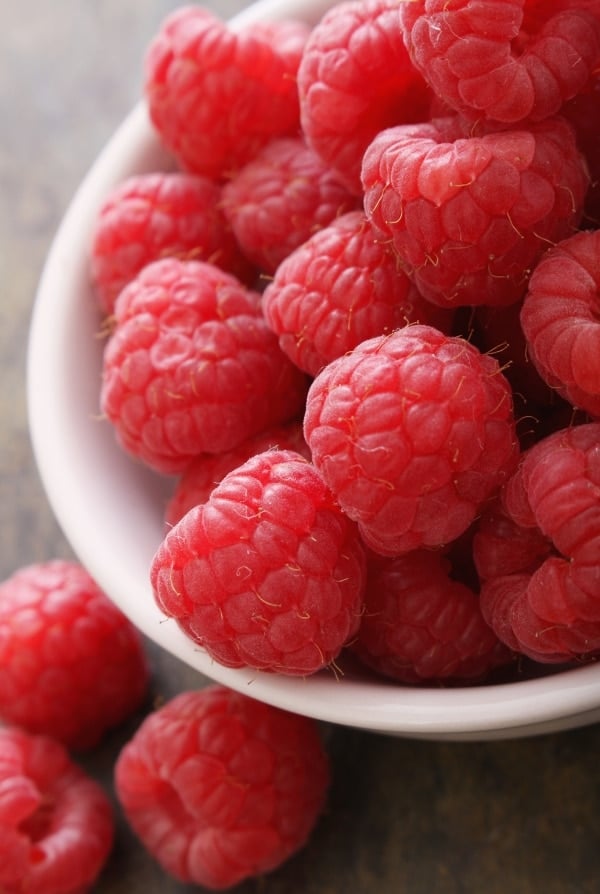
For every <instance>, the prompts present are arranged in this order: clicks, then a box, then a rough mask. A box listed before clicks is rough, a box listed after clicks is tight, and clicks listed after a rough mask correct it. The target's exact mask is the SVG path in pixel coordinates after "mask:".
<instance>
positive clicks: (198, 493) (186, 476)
mask: <svg viewBox="0 0 600 894" xmlns="http://www.w3.org/2000/svg"><path fill="white" fill-rule="evenodd" d="M273 448H277V449H278V450H295V451H296V452H297V453H301V454H302V456H304V457H305V458H306V459H310V451H309V449H308V447H307V445H306V441H305V440H304V435H303V434H302V423H300V422H291V423H289V424H288V425H285V426H280V427H279V428H272V429H270V430H269V431H266V432H261V433H260V434H259V435H255V436H254V437H253V438H248V440H247V441H244V442H243V444H240V445H239V447H236V448H234V449H233V450H227V451H225V452H224V453H217V454H216V455H214V456H213V455H211V454H210V453H202V454H201V455H200V456H198V457H197V458H196V459H194V460H192V461H191V463H190V464H189V466H188V467H187V468H186V469H185V471H184V472H183V474H182V475H181V477H180V478H179V480H178V481H177V483H176V485H175V489H174V490H173V493H172V495H171V497H170V499H169V501H168V503H167V506H166V509H165V522H166V523H167V525H169V527H172V526H173V525H175V524H177V522H178V521H179V520H180V519H182V518H183V516H184V515H185V514H186V512H188V511H189V510H190V509H193V507H194V506H197V505H198V504H199V503H205V502H206V501H207V500H208V498H209V497H210V495H211V492H212V491H213V489H214V488H215V486H216V485H217V484H218V483H219V481H221V479H222V478H224V477H225V475H227V473H228V472H232V471H233V470H234V469H235V468H237V466H241V465H242V463H245V462H246V460H248V459H250V457H251V456H254V455H255V454H256V453H262V452H263V451H265V450H271V449H273Z"/></svg>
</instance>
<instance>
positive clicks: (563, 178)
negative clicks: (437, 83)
mask: <svg viewBox="0 0 600 894" xmlns="http://www.w3.org/2000/svg"><path fill="white" fill-rule="evenodd" d="M403 5H405V6H411V5H412V4H411V3H407V4H403ZM362 179H363V185H364V189H365V211H366V214H367V216H368V217H369V219H370V220H371V222H372V224H373V226H374V228H375V230H376V232H377V234H378V236H379V238H381V239H384V240H388V241H390V242H391V244H392V245H393V247H394V250H395V251H396V252H397V254H398V257H399V259H400V261H401V262H402V264H403V265H404V266H405V268H406V270H407V272H408V273H409V275H410V276H411V277H412V278H413V279H414V281H415V283H416V285H417V288H418V289H419V291H420V292H421V294H422V295H423V296H424V297H425V298H427V299H428V300H430V301H433V303H434V304H439V305H441V306H444V307H448V306H450V307H456V306H460V305H474V306H475V305H482V304H484V305H493V306H507V305H509V304H512V303H514V302H516V301H518V300H519V299H520V298H522V297H523V295H524V293H525V289H526V286H527V279H528V275H529V273H530V271H531V268H532V267H533V265H534V264H535V263H536V262H537V261H538V260H539V258H540V257H541V255H542V254H543V252H544V251H545V250H546V249H547V248H548V245H549V244H554V243H555V242H558V241H559V240H561V239H563V238H566V237H567V236H571V235H572V233H573V232H574V230H575V229H576V227H577V225H578V223H579V220H580V219H581V215H582V210H583V203H584V198H585V194H586V190H587V187H588V182H589V181H588V175H587V169H586V166H585V163H584V161H583V157H582V156H581V154H580V152H579V150H578V148H577V145H576V142H575V134H574V131H573V129H572V127H571V126H570V125H569V124H568V122H567V121H565V120H564V119H562V118H551V119H548V120H545V121H543V122H540V123H538V124H529V125H528V126H527V127H526V128H523V129H520V130H516V129H513V130H497V129H492V130H490V129H489V127H487V126H483V125H473V124H472V123H471V122H468V121H465V120H462V119H460V118H458V117H448V118H440V119H437V120H436V121H430V122H426V123H424V124H418V125H405V126H399V127H392V128H389V129H388V130H385V131H382V132H381V133H379V134H378V135H377V137H375V139H374V140H373V142H372V143H371V144H370V146H369V147H368V149H367V150H366V153H365V156H364V159H363V168H362Z"/></svg>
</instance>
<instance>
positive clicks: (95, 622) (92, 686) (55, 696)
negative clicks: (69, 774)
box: [0, 559, 149, 749]
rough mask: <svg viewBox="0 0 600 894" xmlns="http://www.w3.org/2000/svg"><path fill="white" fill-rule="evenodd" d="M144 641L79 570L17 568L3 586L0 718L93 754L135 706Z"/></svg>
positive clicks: (54, 563) (142, 685)
mask: <svg viewBox="0 0 600 894" xmlns="http://www.w3.org/2000/svg"><path fill="white" fill-rule="evenodd" d="M148 676H149V674H148V666H147V662H146V657H145V654H144V650H143V644H142V640H141V637H140V636H139V634H138V632H137V630H136V629H135V627H134V626H133V625H132V624H131V623H130V622H129V620H128V619H127V618H126V617H125V615H124V614H123V613H122V612H121V611H120V610H119V609H118V608H117V607H116V606H115V605H114V604H113V603H112V602H111V601H110V600H109V598H108V596H106V595H105V594H104V592H103V591H102V590H101V589H100V588H99V587H98V585H97V584H96V583H95V581H94V580H92V578H91V577H90V575H89V574H88V573H87V571H86V570H85V569H84V568H83V567H82V566H81V565H80V564H79V563H78V562H73V561H67V560H64V559H55V560H50V561H47V562H41V563H37V564H33V565H29V566H25V567H23V568H20V569H19V570H18V571H15V572H14V574H13V575H12V576H11V577H9V578H8V579H7V580H5V581H4V582H3V583H2V584H0V718H2V720H4V721H5V722H7V723H13V724H16V725H19V726H21V727H23V728H24V729H27V730H29V731H30V732H32V733H40V734H45V735H48V736H51V737H52V738H54V739H57V740H58V741H60V742H62V743H63V744H64V745H65V746H67V747H68V748H73V749H90V748H91V747H93V746H95V745H96V744H97V743H98V742H99V741H100V740H101V738H102V737H103V735H104V734H105V732H106V731H107V730H109V729H111V728H112V727H115V726H117V725H119V724H120V723H122V722H123V721H125V720H126V719H127V718H128V717H129V716H130V715H132V714H133V713H134V711H136V710H137V709H138V708H139V707H140V706H141V703H142V701H143V699H144V697H145V694H146V691H147V688H148Z"/></svg>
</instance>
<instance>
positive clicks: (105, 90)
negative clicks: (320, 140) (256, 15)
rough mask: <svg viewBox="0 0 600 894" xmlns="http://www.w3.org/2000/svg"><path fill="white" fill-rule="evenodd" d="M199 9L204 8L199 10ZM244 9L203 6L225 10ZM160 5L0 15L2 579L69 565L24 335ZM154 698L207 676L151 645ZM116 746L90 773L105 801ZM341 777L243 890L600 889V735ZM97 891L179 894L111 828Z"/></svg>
mask: <svg viewBox="0 0 600 894" xmlns="http://www.w3.org/2000/svg"><path fill="white" fill-rule="evenodd" d="M208 5H210V4H208ZM242 5H243V3H241V2H239V0H228V2H221V0H219V3H218V4H217V3H216V2H215V3H214V7H213V8H215V9H217V10H218V12H219V14H220V15H222V16H223V17H226V16H228V15H230V14H233V13H234V12H235V11H236V10H237V9H239V8H240V7H241V6H242ZM174 7H175V4H174V3H172V2H169V0H127V2H123V0H93V2H90V0H52V2H40V0H18V2H14V3H12V2H9V0H4V2H2V3H0V10H1V12H2V15H1V16H0V22H1V27H0V114H1V118H0V127H1V134H2V138H1V140H0V196H1V199H0V201H1V203H2V204H1V208H2V213H1V214H0V284H1V285H0V288H1V292H2V296H1V300H0V362H1V364H2V377H1V384H0V542H1V545H2V549H1V551H0V574H1V575H2V577H6V576H8V574H10V573H11V572H12V571H13V570H14V569H15V568H16V567H18V566H20V565H23V564H27V563H29V562H32V561H38V560H42V559H47V558H51V557H54V556H69V555H71V553H70V549H69V546H68V545H67V543H66V542H65V540H64V538H63V536H62V534H61V532H60V531H59V529H58V527H57V525H56V523H55V521H54V518H53V515H52V512H51V510H50V508H49V507H48V504H47V502H46V499H45V496H44V493H43V491H42V488H41V485H40V482H39V480H38V477H37V472H36V469H35V465H34V461H33V458H32V454H31V450H30V445H29V440H28V433H27V418H26V403H25V353H26V346H27V328H28V322H29V315H30V311H31V306H32V302H33V298H34V292H35V288H36V282H37V279H38V276H39V273H40V270H41V265H42V262H43V259H44V256H45V253H46V251H47V249H48V246H49V243H50V240H51V238H52V235H53V233H54V230H55V228H56V226H57V224H58V222H59V220H60V217H61V215H62V213H63V211H64V209H65V207H66V204H67V202H68V201H69V199H70V197H71V195H72V193H73V190H74V189H75V187H76V185H77V183H78V182H79V180H80V179H81V177H82V175H83V174H84V173H85V171H86V170H87V168H88V166H89V164H90V162H91V161H92V159H93V158H94V156H95V155H96V153H97V152H98V150H99V149H100V147H101V146H102V145H103V143H104V142H105V140H106V139H107V138H108V136H109V135H110V134H111V132H112V131H113V129H114V128H115V126H116V125H117V124H118V123H119V121H120V120H121V119H122V117H123V116H124V115H125V113H126V112H127V111H128V110H129V108H130V107H131V105H132V104H133V103H134V102H135V100H136V99H137V98H138V96H139V87H140V72H141V68H140V65H141V59H142V55H143V50H144V48H145V46H146V44H147V41H148V40H149V38H150V37H151V35H152V34H153V33H154V32H155V30H156V28H157V27H158V25H159V23H160V21H161V20H162V18H163V16H164V15H165V14H166V13H167V12H168V11H169V10H170V9H173V8H174ZM148 650H149V654H150V656H151V661H152V665H153V672H154V676H153V690H154V693H155V694H156V695H157V696H161V697H169V696H170V695H173V694H175V693H176V692H177V691H180V690H182V689H185V688H191V687H196V686H199V685H202V684H203V683H204V682H205V681H204V680H203V679H201V678H198V676H197V675H195V674H194V673H193V672H192V671H190V670H189V669H187V668H186V667H184V666H183V665H181V664H180V663H179V662H177V661H176V660H175V659H171V658H170V657H168V656H167V655H164V654H161V653H160V652H158V651H157V650H156V649H155V648H154V647H153V646H152V645H150V644H148ZM131 732H132V728H127V729H125V730H121V731H119V732H118V733H115V734H114V735H113V736H112V737H110V738H109V739H108V740H107V742H106V743H105V745H104V746H103V747H102V748H101V749H99V750H98V751H97V752H96V753H94V754H93V755H91V756H89V757H88V758H86V759H85V765H86V767H87V768H88V769H89V770H90V772H93V773H94V774H95V775H96V776H97V777H98V778H99V779H100V780H101V781H102V782H103V783H104V784H105V785H106V787H107V789H108V790H109V791H110V790H111V769H112V765H113V761H114V759H115V756H116V755H117V753H118V751H119V748H120V747H121V745H122V743H123V742H124V741H125V739H126V738H127V737H128V736H129V735H130V734H131ZM327 732H328V741H329V747H330V753H331V756H332V760H333V767H334V781H333V786H332V790H331V796H330V802H329V809H328V811H327V814H326V815H325V816H324V817H323V819H322V821H321V823H320V824H319V826H318V829H317V831H316V833H315V835H314V837H313V839H312V840H311V842H310V844H309V846H308V847H307V848H306V849H305V850H304V852H303V853H301V854H299V855H298V856H297V857H295V858H294V859H292V860H291V861H290V862H289V863H288V864H287V865H286V866H285V867H283V868H281V869H280V870H279V871H277V872H275V873H274V874H272V875H270V876H269V877H267V878H264V879H261V880H258V881H255V882H254V881H253V882H249V883H247V884H245V885H242V886H240V887H239V888H238V889H236V890H238V891H239V892H240V894H251V892H261V894H284V892H285V894H300V892H302V894H342V892H344V894H345V892H352V894H396V892H398V894H588V892H589V894H597V892H598V890H599V888H600V859H599V857H598V852H599V851H598V849H599V845H600V761H599V760H598V754H599V753H600V729H599V728H598V727H591V728H588V729H583V730H578V731H573V732H568V733H561V734H556V735H549V736H545V737H541V738H537V739H530V740H524V741H514V742H495V743H471V744H458V743H432V742H429V743H427V742H419V741H411V740H403V739H394V738H386V737H383V736H376V735H370V734H366V733H363V732H358V731H352V730H348V729H343V728H331V729H329V730H328V731H327ZM95 890H96V891H98V892H101V894H142V892H143V894H158V892H161V894H183V892H185V891H192V890H199V889H197V888H188V887H186V886H183V885H179V884H177V883H176V882H174V881H172V880H170V879H168V878H167V877H166V876H165V875H164V873H163V872H162V871H161V870H160V869H159V868H158V867H157V865H156V864H155V863H154V862H153V861H152V859H151V858H150V857H149V856H147V855H146V854H145V852H144V851H143V849H142V848H141V846H140V845H139V844H138V843H137V842H136V841H135V840H134V838H133V836H132V835H131V834H130V832H129V831H128V829H127V827H126V824H125V823H124V822H123V821H122V819H121V818H119V819H118V837H117V842H116V846H115V850H114V854H113V856H112V859H111V861H110V863H109V865H108V866H107V868H106V871H105V872H104V873H103V875H102V877H101V879H100V880H99V882H98V885H97V887H96V888H95Z"/></svg>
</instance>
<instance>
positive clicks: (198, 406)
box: [101, 258, 306, 474]
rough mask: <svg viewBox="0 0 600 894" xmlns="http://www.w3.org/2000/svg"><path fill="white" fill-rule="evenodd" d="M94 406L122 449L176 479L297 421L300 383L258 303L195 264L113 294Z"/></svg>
mask: <svg viewBox="0 0 600 894" xmlns="http://www.w3.org/2000/svg"><path fill="white" fill-rule="evenodd" d="M115 321H116V326H115V329H114V331H113V333H112V335H111V337H110V339H109V341H108V343H107V345H106V348H105V353H104V369H103V383H102V391H101V407H102V410H103V412H104V414H105V415H106V417H107V418H108V420H109V421H110V422H111V423H112V425H113V426H114V429H115V432H116V435H117V437H118V439H119V442H120V443H121V445H122V446H123V448H124V449H125V450H126V451H128V452H129V453H130V454H132V455H133V456H135V457H138V458H139V459H140V460H142V461H143V462H145V463H146V464H147V465H149V466H150V467H152V468H154V469H156V470H157V471H159V472H164V473H166V474H179V473H181V472H182V471H183V470H184V469H185V467H186V466H187V464H188V463H189V462H190V461H191V460H192V459H194V458H195V457H196V456H198V455H199V454H200V453H204V452H207V453H219V452H221V451H223V450H231V449H232V448H234V447H236V446H237V445H238V444H241V443H242V441H244V440H246V438H249V437H251V436H253V435H255V434H258V433H259V432H261V431H263V430H265V429H267V428H270V427H272V426H274V425H280V424H282V423H284V422H286V421H288V420H289V419H293V418H297V417H298V415H299V413H300V412H301V411H302V408H303V406H304V397H305V394H306V380H305V377H304V376H303V374H302V373H300V371H299V370H298V369H297V368H296V367H295V366H294V365H293V364H292V363H291V362H290V361H289V360H288V358H287V357H286V356H285V355H284V354H283V352H282V351H281V350H280V348H279V345H278V344H277V339H276V337H275V336H274V335H273V333H272V332H271V331H270V330H269V328H268V327H267V325H266V323H265V321H264V319H263V316H262V312H261V309H260V296H259V295H258V293H256V292H252V291H249V290H248V289H247V288H246V287H245V286H243V285H242V284H241V283H240V282H239V280H237V279H236V278H235V277H233V276H231V275H229V274H227V273H225V272H224V271H222V270H220V269H219V268H217V267H215V266H214V265H211V264H207V263H204V262H202V261H180V260H178V259H176V258H168V259H166V260H164V261H155V262H154V263H152V264H149V265H148V266H147V267H145V268H144V270H143V271H142V272H141V273H140V274H139V275H138V277H136V279H134V280H133V281H132V282H131V283H130V284H129V285H128V286H127V287H126V288H125V289H124V290H123V292H121V294H120V296H119V300H118V301H117V304H116V306H115Z"/></svg>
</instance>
